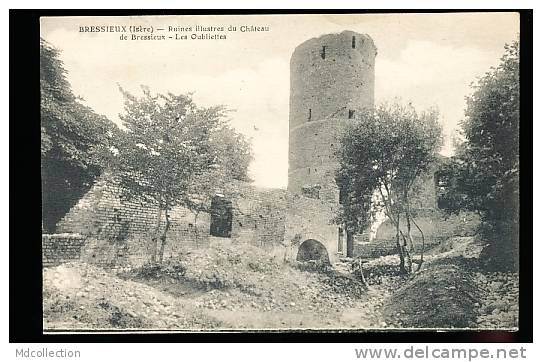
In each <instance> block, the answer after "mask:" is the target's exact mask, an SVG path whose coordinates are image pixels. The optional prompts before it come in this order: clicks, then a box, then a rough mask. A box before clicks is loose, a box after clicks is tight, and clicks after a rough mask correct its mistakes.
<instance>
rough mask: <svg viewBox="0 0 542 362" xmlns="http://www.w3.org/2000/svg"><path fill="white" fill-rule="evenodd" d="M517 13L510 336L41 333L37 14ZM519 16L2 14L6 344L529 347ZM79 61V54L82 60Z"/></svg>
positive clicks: (524, 80) (528, 93) (527, 177)
mask: <svg viewBox="0 0 542 362" xmlns="http://www.w3.org/2000/svg"><path fill="white" fill-rule="evenodd" d="M486 11H489V12H495V11H515V12H518V13H519V14H520V32H521V36H520V55H521V59H520V73H521V124H520V131H521V132H520V136H521V138H520V140H521V141H520V170H521V190H520V205H521V211H520V219H521V229H520V318H519V331H518V332H502V331H482V332H477V331H458V332H451V331H448V332H442V333H439V332H428V331H417V332H410V331H405V332H351V331H344V332H318V331H314V332H306V331H300V332H292V331H279V332H265V333H264V332H257V331H256V332H242V333H241V332H226V333H215V332H205V333H167V334H165V333H164V334H161V333H152V334H129V333H118V334H98V333H83V334H79V333H78V334H55V335H51V334H49V335H44V334H43V322H42V264H41V262H42V259H41V182H40V102H39V99H40V98H39V97H40V88H39V79H40V76H39V51H40V48H39V47H40V44H39V34H40V29H39V17H40V16H98V15H99V16H123V15H164V14H167V15H203V14H213V15H222V14H224V15H236V14H286V13H293V14H318V13H326V14H330V13H334V14H345V13H406V12H410V13H413V12H415V13H442V12H486ZM532 22H533V12H532V10H530V9H527V10H458V9H453V10H370V11H360V10H340V11H338V10H318V11H314V10H291V9H288V10H263V11H262V10H257V11H256V10H225V11H209V10H188V11H181V10H10V13H9V75H10V77H9V87H10V89H9V106H10V112H9V118H10V120H9V126H10V131H9V141H10V156H9V161H10V166H9V171H10V172H9V181H10V190H9V193H10V195H9V196H10V202H9V216H10V217H9V226H10V235H9V313H10V319H9V340H10V342H18V343H21V342H62V343H65V342H333V343H338V342H350V343H354V342H356V343H363V342H386V343H392V342H418V343H420V342H421V343H430V342H523V343H528V342H532V338H533V337H532V336H533V320H532V311H533V306H532V300H533V295H532V288H533V279H532V276H533V269H532V266H533V258H532V250H533V248H532V243H533V234H532V227H533V224H532V221H533V217H532V189H533V183H532V180H533V175H532V154H533V146H532V128H533V127H532V126H533V113H532V100H533V97H532V79H533V78H532V58H533V57H532V47H533V40H532V33H533V23H532ZM82 56H84V55H82Z"/></svg>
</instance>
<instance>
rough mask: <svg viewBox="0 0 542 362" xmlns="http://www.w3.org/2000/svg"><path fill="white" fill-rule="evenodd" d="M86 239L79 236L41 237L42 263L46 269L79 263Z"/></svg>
mask: <svg viewBox="0 0 542 362" xmlns="http://www.w3.org/2000/svg"><path fill="white" fill-rule="evenodd" d="M84 244H85V237H84V236H82V235H78V234H44V235H42V236H41V250H42V263H43V266H44V267H47V266H54V265H58V264H62V263H67V262H70V261H77V260H79V258H80V256H81V248H82V247H83V245H84Z"/></svg>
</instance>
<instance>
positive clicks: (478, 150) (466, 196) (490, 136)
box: [440, 42, 520, 267]
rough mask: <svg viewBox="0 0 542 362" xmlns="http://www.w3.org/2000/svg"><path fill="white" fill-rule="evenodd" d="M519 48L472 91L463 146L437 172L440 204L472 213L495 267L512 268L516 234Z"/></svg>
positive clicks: (507, 51)
mask: <svg viewBox="0 0 542 362" xmlns="http://www.w3.org/2000/svg"><path fill="white" fill-rule="evenodd" d="M519 99H520V95H519V44H518V42H514V43H513V44H511V45H506V46H505V54H504V56H503V57H502V58H501V62H500V64H499V66H498V67H496V68H492V69H491V70H490V71H489V72H488V73H486V74H485V76H483V77H482V78H480V79H479V80H478V83H477V84H475V85H474V86H473V93H472V94H471V95H470V96H469V97H467V109H466V111H465V119H464V120H463V122H462V136H463V137H464V143H462V144H460V145H459V147H457V150H456V156H455V157H454V158H453V162H451V163H449V164H447V165H446V166H445V167H443V168H442V170H440V176H441V179H442V183H443V184H444V185H445V187H444V193H443V195H442V197H441V198H442V204H443V206H444V207H445V208H446V209H447V210H448V211H449V212H455V213H457V212H459V211H460V210H470V211H475V212H477V213H478V214H479V215H480V216H481V220H482V224H481V228H480V232H481V233H480V235H481V237H482V238H484V239H485V240H486V241H487V242H489V247H488V248H487V249H486V251H485V252H486V256H487V257H488V258H489V259H488V260H492V261H494V263H493V264H494V265H495V266H497V265H499V266H505V265H506V266H508V267H517V263H518V249H517V248H518V232H519V229H518V227H519V117H520V114H519Z"/></svg>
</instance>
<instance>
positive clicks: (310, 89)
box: [288, 31, 376, 202]
mask: <svg viewBox="0 0 542 362" xmlns="http://www.w3.org/2000/svg"><path fill="white" fill-rule="evenodd" d="M375 57H376V47H375V45H374V43H373V40H372V39H371V37H369V36H368V35H366V34H359V33H355V32H352V31H343V32H342V33H340V34H326V35H322V36H320V37H319V38H313V39H310V40H307V41H306V42H304V43H302V44H301V45H299V46H298V47H297V48H296V49H295V51H294V53H293V55H292V58H291V60H290V134H289V158H288V190H289V191H291V192H292V193H296V194H305V195H307V196H310V197H318V198H320V199H323V200H327V201H333V202H337V201H338V189H337V186H336V183H335V170H336V169H337V166H338V162H337V159H336V157H335V156H334V151H335V149H336V147H337V142H338V137H339V135H340V132H341V130H342V129H343V127H344V126H345V125H346V124H347V123H348V122H352V121H353V119H354V118H355V117H356V112H359V110H361V109H363V108H372V107H373V106H374V79H375V73H374V64H375Z"/></svg>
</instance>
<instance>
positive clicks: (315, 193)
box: [301, 185, 322, 199]
mask: <svg viewBox="0 0 542 362" xmlns="http://www.w3.org/2000/svg"><path fill="white" fill-rule="evenodd" d="M321 188H322V187H321V186H320V185H311V186H302V187H301V194H302V195H303V196H305V197H310V198H311V199H320V189H321Z"/></svg>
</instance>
